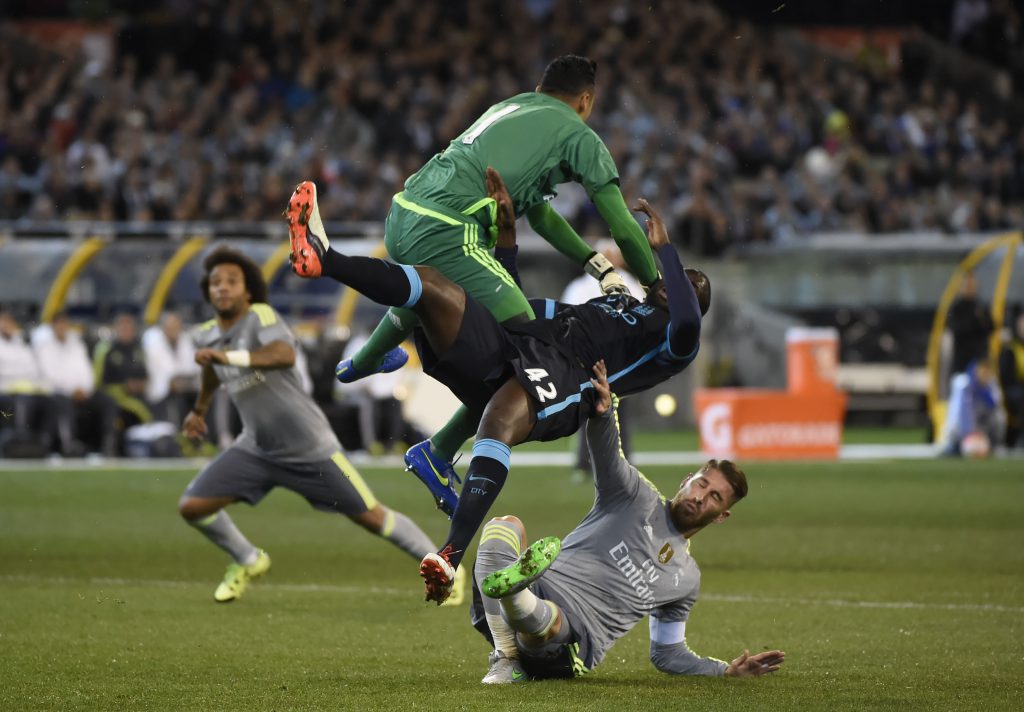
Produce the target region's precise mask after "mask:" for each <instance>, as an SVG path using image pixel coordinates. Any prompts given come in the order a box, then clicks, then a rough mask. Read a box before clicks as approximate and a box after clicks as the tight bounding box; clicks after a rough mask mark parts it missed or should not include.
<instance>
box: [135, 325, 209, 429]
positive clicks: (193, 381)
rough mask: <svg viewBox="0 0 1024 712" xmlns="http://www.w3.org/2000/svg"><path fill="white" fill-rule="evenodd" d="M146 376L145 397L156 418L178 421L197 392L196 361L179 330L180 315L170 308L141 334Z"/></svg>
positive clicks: (197, 367) (191, 348) (197, 366)
mask: <svg viewBox="0 0 1024 712" xmlns="http://www.w3.org/2000/svg"><path fill="white" fill-rule="evenodd" d="M142 349H143V351H144V352H145V354H146V374H147V376H148V378H149V382H148V385H147V387H146V399H147V400H148V401H149V403H150V404H152V408H153V414H154V416H155V417H157V418H159V419H160V420H168V421H170V422H172V423H175V424H177V423H180V422H181V421H182V420H184V419H185V414H186V413H188V411H189V409H190V408H191V407H192V403H194V402H195V399H196V396H197V395H198V393H199V365H198V364H197V363H196V360H195V357H196V351H195V347H194V346H193V345H192V339H190V338H188V336H187V335H183V334H182V323H181V317H180V316H179V315H178V314H177V313H175V312H172V311H167V312H164V313H163V314H162V315H161V316H160V323H159V324H158V325H155V326H151V327H149V328H148V329H146V331H145V332H144V333H143V334H142Z"/></svg>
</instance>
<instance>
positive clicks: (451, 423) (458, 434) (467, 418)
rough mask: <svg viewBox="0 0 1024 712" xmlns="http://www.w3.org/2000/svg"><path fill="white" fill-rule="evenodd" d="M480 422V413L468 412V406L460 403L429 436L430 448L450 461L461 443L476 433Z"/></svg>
mask: <svg viewBox="0 0 1024 712" xmlns="http://www.w3.org/2000/svg"><path fill="white" fill-rule="evenodd" d="M479 424H480V415H479V414H478V413H470V412H469V408H467V407H466V406H464V405H460V406H459V409H458V410H457V411H455V415H453V416H452V417H451V418H450V419H449V420H448V422H447V423H445V424H444V427H443V428H441V429H440V430H438V431H437V433H435V434H434V436H433V437H431V438H430V449H431V450H433V451H434V454H435V455H437V456H438V457H440V458H443V459H445V460H447V461H448V462H451V461H452V460H454V459H455V455H456V453H458V451H459V449H460V448H461V447H462V445H463V443H465V442H466V441H467V440H469V439H470V438H471V437H473V435H474V434H476V428H477V426H478V425H479Z"/></svg>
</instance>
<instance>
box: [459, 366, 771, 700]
mask: <svg viewBox="0 0 1024 712" xmlns="http://www.w3.org/2000/svg"><path fill="white" fill-rule="evenodd" d="M594 373H595V376H596V378H594V379H593V380H592V381H591V383H593V384H594V388H595V396H596V408H595V412H596V415H595V416H594V417H593V418H591V419H590V421H589V422H588V423H587V439H588V441H589V443H590V452H591V462H592V463H593V468H594V484H595V486H596V488H597V493H596V498H595V501H594V507H593V509H591V510H590V513H589V514H587V516H586V517H585V518H584V519H583V521H582V522H581V523H580V525H579V526H577V527H576V528H575V529H574V530H573V531H572V532H571V533H570V534H569V535H568V536H567V537H566V538H565V541H564V542H559V540H558V538H557V537H546V538H544V539H541V540H539V541H537V542H535V543H533V544H532V545H530V546H529V547H526V529H525V527H524V526H523V523H522V522H521V521H519V519H517V518H516V517H512V516H506V517H498V518H496V519H492V520H491V521H490V522H488V523H487V525H486V526H485V527H484V529H483V533H482V535H481V537H480V546H479V548H478V550H477V558H476V569H475V576H474V582H473V598H474V602H473V607H472V609H471V615H472V618H473V624H474V625H475V626H476V627H477V628H478V629H479V630H480V632H481V633H483V634H484V636H485V637H487V638H488V639H489V640H490V641H491V642H492V643H493V645H494V648H495V649H494V652H492V653H491V655H490V659H489V660H490V670H489V671H488V673H487V676H486V677H484V679H483V682H484V683H506V682H519V681H521V680H526V679H529V678H530V677H533V678H550V677H574V676H578V675H581V674H583V673H585V672H588V671H589V670H592V669H593V668H594V666H595V665H597V664H598V663H600V662H601V661H602V660H603V659H604V657H605V654H606V653H607V652H608V649H609V648H611V646H612V645H613V644H614V643H615V641H617V640H618V639H619V638H621V637H622V636H624V635H625V634H626V633H628V632H629V631H630V630H631V629H632V628H633V626H634V625H636V624H637V623H638V622H639V621H640V620H641V619H642V618H643V617H644V616H650V631H651V647H650V658H651V662H652V663H653V664H654V666H655V667H656V668H658V669H659V670H661V671H662V672H666V673H673V674H679V675H727V676H736V677H742V676H753V675H764V674H766V673H770V672H774V671H776V670H778V669H779V667H780V666H781V665H782V663H783V661H784V660H785V657H786V655H785V653H783V652H782V651H781V650H768V651H765V652H762V653H757V654H756V655H750V654H749V653H748V652H746V651H744V653H743V654H742V655H740V656H739V657H737V658H736V659H735V660H733V661H732V662H731V663H726V662H724V661H722V660H716V659H715V658H709V657H701V656H699V655H697V654H696V653H694V652H693V651H691V650H690V648H689V647H688V646H687V645H686V635H685V631H686V622H687V619H688V618H689V616H690V611H691V610H692V608H693V604H694V603H695V602H696V601H697V595H698V592H699V590H700V569H699V568H698V567H697V563H696V562H695V561H694V560H693V558H692V557H691V556H690V552H689V540H690V537H692V536H693V535H695V534H696V533H697V532H699V531H700V530H701V529H703V528H704V527H705V526H707V525H709V524H716V523H719V522H722V521H724V520H725V519H726V518H727V517H728V516H729V514H730V512H729V507H731V506H732V505H733V504H735V503H736V502H738V501H739V500H740V499H742V498H743V497H744V496H745V495H746V494H747V480H746V476H745V475H744V474H743V471H742V470H740V469H739V468H738V467H736V465H734V464H733V463H732V462H729V461H728V460H711V461H709V462H708V463H707V464H705V465H704V466H703V467H702V468H701V469H700V470H698V471H697V472H695V473H693V474H691V475H689V476H688V477H687V478H686V479H685V480H683V482H682V484H681V486H680V488H679V491H678V492H677V493H676V494H675V496H674V497H673V498H672V499H666V498H665V497H663V496H662V495H661V493H660V492H659V491H658V490H657V488H656V487H655V486H654V485H653V484H652V483H651V482H650V481H649V480H648V479H647V478H645V477H644V476H643V474H641V473H640V471H639V470H637V469H636V468H635V467H633V466H632V465H630V464H629V463H628V462H627V461H626V459H625V458H624V457H623V455H622V452H621V449H620V442H619V428H618V421H617V418H616V416H615V408H614V407H613V405H612V396H611V392H610V390H609V386H608V380H607V371H606V370H605V366H604V362H599V363H598V364H597V365H596V366H595V367H594ZM517 557H518V558H517ZM481 591H482V592H483V593H484V596H480V592H481Z"/></svg>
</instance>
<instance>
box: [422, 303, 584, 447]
mask: <svg viewBox="0 0 1024 712" xmlns="http://www.w3.org/2000/svg"><path fill="white" fill-rule="evenodd" d="M521 327H522V325H517V329H516V330H514V331H509V330H506V329H505V327H503V326H502V325H501V324H499V323H498V321H497V319H495V318H494V316H493V315H492V314H491V313H490V312H489V311H487V309H485V308H484V306H483V305H482V304H480V302H478V301H476V300H475V299H473V297H471V296H469V295H468V294H467V295H466V309H465V312H464V313H463V315H462V325H461V326H460V327H459V334H458V336H457V337H456V339H455V343H454V344H453V345H452V347H451V348H450V349H448V351H447V352H445V353H444V354H443V355H442V356H438V355H437V354H436V353H434V350H433V349H432V348H431V347H430V344H429V343H428V342H427V339H426V336H425V335H424V334H423V331H422V330H421V329H417V330H416V333H415V339H416V349H417V351H418V352H419V354H420V360H421V361H422V362H423V372H424V373H426V374H427V375H428V376H430V377H432V378H434V379H436V380H438V381H440V382H441V383H443V384H444V385H446V386H447V387H448V389H449V390H450V391H451V392H452V393H453V394H455V397H456V398H458V399H459V400H460V401H461V402H462V403H464V404H465V405H466V406H468V407H469V408H470V410H472V411H474V412H479V413H482V412H483V409H484V407H485V406H486V405H487V402H488V401H489V400H490V399H491V396H493V395H494V394H495V392H497V390H498V388H500V387H501V385H502V384H503V383H504V382H505V381H507V380H508V379H509V378H510V377H515V379H516V380H517V381H519V383H520V384H521V385H522V386H523V389H524V390H525V391H526V394H527V396H529V398H530V400H531V401H532V402H533V407H534V413H535V414H536V417H537V421H536V423H534V426H533V429H532V430H531V431H530V435H529V437H528V438H527V440H557V439H558V438H563V437H565V436H567V435H572V434H573V433H575V432H576V431H577V430H579V429H580V424H581V422H582V420H583V419H584V418H586V417H588V416H589V415H590V414H591V411H592V410H593V396H594V389H593V388H592V387H591V385H590V377H589V376H588V375H587V374H586V372H585V371H584V370H583V369H582V368H581V367H580V366H579V365H577V364H574V363H572V362H571V361H570V360H569V359H568V358H567V357H566V356H565V355H564V354H562V352H561V351H559V350H558V349H557V348H556V347H555V346H552V345H551V344H549V343H548V342H547V341H545V340H543V339H540V338H538V337H536V336H534V335H532V334H530V333H528V332H527V331H525V330H521Z"/></svg>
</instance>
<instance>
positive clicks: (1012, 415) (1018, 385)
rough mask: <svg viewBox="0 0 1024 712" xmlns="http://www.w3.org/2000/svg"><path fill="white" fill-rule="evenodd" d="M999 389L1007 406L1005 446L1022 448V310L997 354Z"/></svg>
mask: <svg viewBox="0 0 1024 712" xmlns="http://www.w3.org/2000/svg"><path fill="white" fill-rule="evenodd" d="M999 385H1000V387H1002V389H1003V398H1004V400H1005V403H1006V415H1007V428H1006V444H1007V446H1009V447H1020V448H1024V309H1021V310H1020V312H1019V313H1018V314H1017V318H1016V319H1015V320H1014V322H1013V330H1012V333H1011V335H1010V341H1009V342H1008V343H1007V344H1006V345H1005V346H1004V347H1003V350H1002V351H1001V352H1000V354H999Z"/></svg>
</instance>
